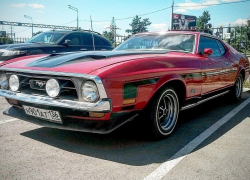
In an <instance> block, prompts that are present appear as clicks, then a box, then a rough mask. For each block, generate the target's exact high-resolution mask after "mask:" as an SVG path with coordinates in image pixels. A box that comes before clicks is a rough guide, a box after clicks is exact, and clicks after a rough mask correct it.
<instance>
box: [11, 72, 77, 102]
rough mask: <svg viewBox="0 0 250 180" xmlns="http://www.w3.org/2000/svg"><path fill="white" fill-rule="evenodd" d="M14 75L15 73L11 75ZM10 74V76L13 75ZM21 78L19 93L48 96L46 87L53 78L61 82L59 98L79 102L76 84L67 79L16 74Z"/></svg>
mask: <svg viewBox="0 0 250 180" xmlns="http://www.w3.org/2000/svg"><path fill="white" fill-rule="evenodd" d="M11 74H14V73H11ZM11 74H9V75H11ZM16 75H17V76H18V78H19V83H20V87H19V91H20V92H21V93H24V94H32V95H42V96H48V94H47V92H46V89H45V85H46V82H47V81H48V80H49V79H51V78H53V79H56V80H57V81H58V82H59V85H60V87H61V92H60V94H59V96H58V98H61V99H68V100H78V95H77V89H76V87H75V85H74V82H73V81H72V80H71V79H70V78H67V77H51V76H46V75H39V76H37V75H35V74H22V73H21V74H16Z"/></svg>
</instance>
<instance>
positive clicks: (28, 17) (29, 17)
mask: <svg viewBox="0 0 250 180" xmlns="http://www.w3.org/2000/svg"><path fill="white" fill-rule="evenodd" d="M24 17H25V18H27V19H30V20H31V22H32V24H31V27H32V34H31V37H33V19H32V17H31V16H27V15H24Z"/></svg>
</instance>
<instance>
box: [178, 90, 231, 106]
mask: <svg viewBox="0 0 250 180" xmlns="http://www.w3.org/2000/svg"><path fill="white" fill-rule="evenodd" d="M227 93H229V90H228V91H225V92H222V93H220V94H216V95H214V96H212V97H209V98H206V99H203V100H201V101H198V102H197V103H194V104H190V105H187V106H184V107H182V108H181V111H183V110H186V109H190V108H192V107H195V106H198V105H200V104H202V103H204V102H206V101H209V100H211V99H214V98H216V97H219V96H222V95H224V94H227Z"/></svg>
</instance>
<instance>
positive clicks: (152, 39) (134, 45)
mask: <svg viewBox="0 0 250 180" xmlns="http://www.w3.org/2000/svg"><path fill="white" fill-rule="evenodd" d="M194 43H195V36H194V35H191V34H163V35H161V34H140V35H135V36H133V37H131V38H130V39H128V40H127V41H125V42H124V43H122V44H121V45H120V46H118V47H117V48H115V49H114V51H120V50H146V51H148V50H166V51H184V52H193V49H194Z"/></svg>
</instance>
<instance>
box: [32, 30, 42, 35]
mask: <svg viewBox="0 0 250 180" xmlns="http://www.w3.org/2000/svg"><path fill="white" fill-rule="evenodd" d="M42 32H43V31H38V32H35V33H33V36H36V35H38V34H40V33H42Z"/></svg>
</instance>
